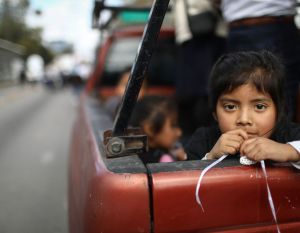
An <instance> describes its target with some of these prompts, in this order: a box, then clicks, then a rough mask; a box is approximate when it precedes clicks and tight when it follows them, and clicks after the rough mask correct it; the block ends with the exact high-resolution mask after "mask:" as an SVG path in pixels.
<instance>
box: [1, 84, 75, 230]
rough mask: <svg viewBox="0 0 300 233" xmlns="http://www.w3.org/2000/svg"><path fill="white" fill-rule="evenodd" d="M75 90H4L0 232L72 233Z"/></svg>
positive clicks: (38, 88)
mask: <svg viewBox="0 0 300 233" xmlns="http://www.w3.org/2000/svg"><path fill="white" fill-rule="evenodd" d="M72 103H73V102H72V94H71V90H70V89H63V90H59V91H55V92H51V91H48V90H45V89H44V88H43V87H41V86H35V87H30V86H28V87H19V86H15V87H10V88H2V89H0V232H1V233H18V232H20V233H23V232H25V233H26V232H29V233H47V232H51V233H56V232H63V233H64V232H68V217H67V209H68V201H67V169H68V152H69V144H70V136H71V129H72V125H73V122H74V120H75V115H76V110H77V108H76V106H74V103H73V105H72Z"/></svg>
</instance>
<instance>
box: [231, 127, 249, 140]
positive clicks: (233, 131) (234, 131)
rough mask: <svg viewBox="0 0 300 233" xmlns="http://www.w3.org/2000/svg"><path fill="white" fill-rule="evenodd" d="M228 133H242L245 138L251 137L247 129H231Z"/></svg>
mask: <svg viewBox="0 0 300 233" xmlns="http://www.w3.org/2000/svg"><path fill="white" fill-rule="evenodd" d="M227 133H228V134H235V135H240V136H241V137H242V138H243V139H244V140H247V139H248V138H249V136H248V134H247V133H246V131H245V130H242V129H237V130H232V131H229V132H227Z"/></svg>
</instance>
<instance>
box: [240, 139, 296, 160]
mask: <svg viewBox="0 0 300 233" xmlns="http://www.w3.org/2000/svg"><path fill="white" fill-rule="evenodd" d="M240 152H241V156H244V155H246V156H247V158H248V159H251V160H253V161H257V162H260V161H261V160H265V159H271V160H274V161H277V162H286V161H299V160H300V155H299V153H298V152H297V151H296V150H295V148H294V147H292V146H291V145H289V144H281V143H278V142H274V141H272V140H270V139H268V138H263V137H259V138H253V139H249V140H246V141H244V142H243V143H242V146H241V149H240Z"/></svg>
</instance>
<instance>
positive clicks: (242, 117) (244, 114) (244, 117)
mask: <svg viewBox="0 0 300 233" xmlns="http://www.w3.org/2000/svg"><path fill="white" fill-rule="evenodd" d="M237 124H239V125H252V117H251V114H250V113H249V111H248V110H247V109H244V110H241V112H240V114H239V116H238V119H237Z"/></svg>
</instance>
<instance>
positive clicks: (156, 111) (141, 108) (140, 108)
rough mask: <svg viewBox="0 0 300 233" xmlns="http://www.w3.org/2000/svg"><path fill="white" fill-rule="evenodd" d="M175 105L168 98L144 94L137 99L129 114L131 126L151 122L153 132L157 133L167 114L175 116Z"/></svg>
mask: <svg viewBox="0 0 300 233" xmlns="http://www.w3.org/2000/svg"><path fill="white" fill-rule="evenodd" d="M177 112H178V109H177V105H176V103H175V102H174V101H172V100H171V99H170V98H167V97H163V96H155V95H150V96H145V97H143V98H142V99H140V100H138V101H137V103H136V106H135V108H134V111H133V113H132V116H131V120H130V124H131V125H132V126H133V127H143V125H144V124H146V123H151V124H152V131H153V133H155V134H156V133H159V132H160V131H161V130H162V127H163V126H164V123H165V121H166V119H167V117H168V116H174V115H176V116H177Z"/></svg>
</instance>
